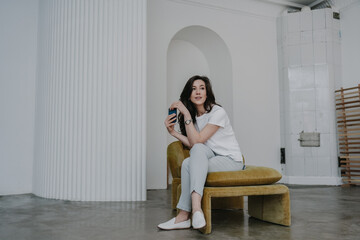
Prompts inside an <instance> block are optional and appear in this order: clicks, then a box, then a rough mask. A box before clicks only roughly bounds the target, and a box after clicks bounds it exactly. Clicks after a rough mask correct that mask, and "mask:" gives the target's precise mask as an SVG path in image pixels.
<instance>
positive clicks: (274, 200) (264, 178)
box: [201, 166, 291, 234]
mask: <svg viewBox="0 0 360 240" xmlns="http://www.w3.org/2000/svg"><path fill="white" fill-rule="evenodd" d="M280 179H281V174H280V173H279V172H278V171H276V170H275V169H272V168H267V167H256V166H247V167H246V169H245V170H243V171H234V172H216V173H209V174H208V177H207V180H206V186H205V188H204V193H203V198H202V209H203V212H204V216H205V220H206V226H205V228H203V229H201V231H202V232H203V233H205V234H208V233H211V205H212V200H213V199H216V198H218V197H243V196H248V213H249V215H250V216H252V217H254V218H257V219H260V220H263V221H267V222H271V223H276V224H280V225H284V226H290V225H291V213H290V193H289V189H288V187H286V186H285V185H282V184H273V183H275V182H277V181H278V180H280Z"/></svg>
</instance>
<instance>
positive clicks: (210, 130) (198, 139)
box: [184, 117, 219, 147]
mask: <svg viewBox="0 0 360 240" xmlns="http://www.w3.org/2000/svg"><path fill="white" fill-rule="evenodd" d="M184 118H185V119H186V120H187V119H188V118H186V117H184ZM185 125H186V124H185ZM185 128H186V133H187V136H188V140H189V144H190V147H192V146H193V145H194V144H196V143H204V142H206V141H207V140H208V139H209V138H211V137H212V136H213V135H214V134H215V133H216V131H217V130H218V129H219V126H217V125H214V124H210V123H208V124H206V126H205V127H204V128H203V129H202V130H201V131H200V132H198V131H196V129H195V126H194V124H193V122H192V121H191V123H190V124H189V125H186V126H185Z"/></svg>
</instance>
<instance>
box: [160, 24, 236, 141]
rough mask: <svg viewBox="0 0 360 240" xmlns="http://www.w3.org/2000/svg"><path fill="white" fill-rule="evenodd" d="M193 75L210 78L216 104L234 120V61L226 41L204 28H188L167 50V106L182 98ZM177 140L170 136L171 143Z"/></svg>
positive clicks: (174, 39) (176, 35)
mask: <svg viewBox="0 0 360 240" xmlns="http://www.w3.org/2000/svg"><path fill="white" fill-rule="evenodd" d="M193 75H206V76H208V77H209V78H210V80H211V83H212V86H213V91H214V94H215V97H216V101H217V102H218V103H219V104H220V105H222V106H223V107H224V108H225V109H226V111H227V113H228V115H229V118H230V120H231V122H232V121H233V79H232V61H231V56H230V52H229V49H228V47H227V45H226V43H225V42H224V40H223V39H222V38H221V37H220V36H219V35H218V34H217V33H216V32H214V31H213V30H211V29H209V28H207V27H203V26H188V27H185V28H183V29H181V30H180V31H178V32H177V33H176V34H175V35H174V37H173V38H172V39H171V41H170V44H169V47H168V51H167V98H166V99H167V105H168V106H170V104H171V103H172V102H174V101H176V100H178V99H179V97H180V93H181V91H182V89H183V87H184V86H185V83H186V81H187V80H188V79H189V78H190V77H191V76H193ZM173 140H174V139H173V138H171V137H170V136H169V137H168V142H171V141H173Z"/></svg>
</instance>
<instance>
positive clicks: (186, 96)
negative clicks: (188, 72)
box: [178, 75, 220, 136]
mask: <svg viewBox="0 0 360 240" xmlns="http://www.w3.org/2000/svg"><path fill="white" fill-rule="evenodd" d="M196 80H202V81H204V83H205V89H206V100H205V102H204V108H205V110H206V112H210V111H211V109H212V107H213V106H214V105H219V104H217V103H216V102H215V96H214V93H213V91H212V87H211V83H210V80H209V78H208V77H206V76H199V75H195V76H193V77H191V78H190V79H189V80H188V81H187V82H186V84H185V87H184V89H183V91H182V92H181V95H180V101H181V102H182V103H183V104H184V105H185V107H186V108H187V109H188V110H189V112H190V114H191V118H192V121H193V123H194V124H195V123H196V118H195V116H196V114H197V113H198V112H197V109H196V107H195V106H194V104H193V103H192V102H191V101H190V96H191V93H192V91H193V84H194V82H195V81H196ZM219 106H220V105H219ZM178 119H179V125H180V130H181V133H182V134H183V135H184V136H187V134H186V129H185V123H184V116H183V115H182V114H181V113H180V114H179V116H178Z"/></svg>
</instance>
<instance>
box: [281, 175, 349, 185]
mask: <svg viewBox="0 0 360 240" xmlns="http://www.w3.org/2000/svg"><path fill="white" fill-rule="evenodd" d="M279 183H285V184H295V185H328V186H339V185H341V184H342V183H343V182H342V180H341V178H340V177H312V176H283V177H282V178H281V180H280V181H279Z"/></svg>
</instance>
